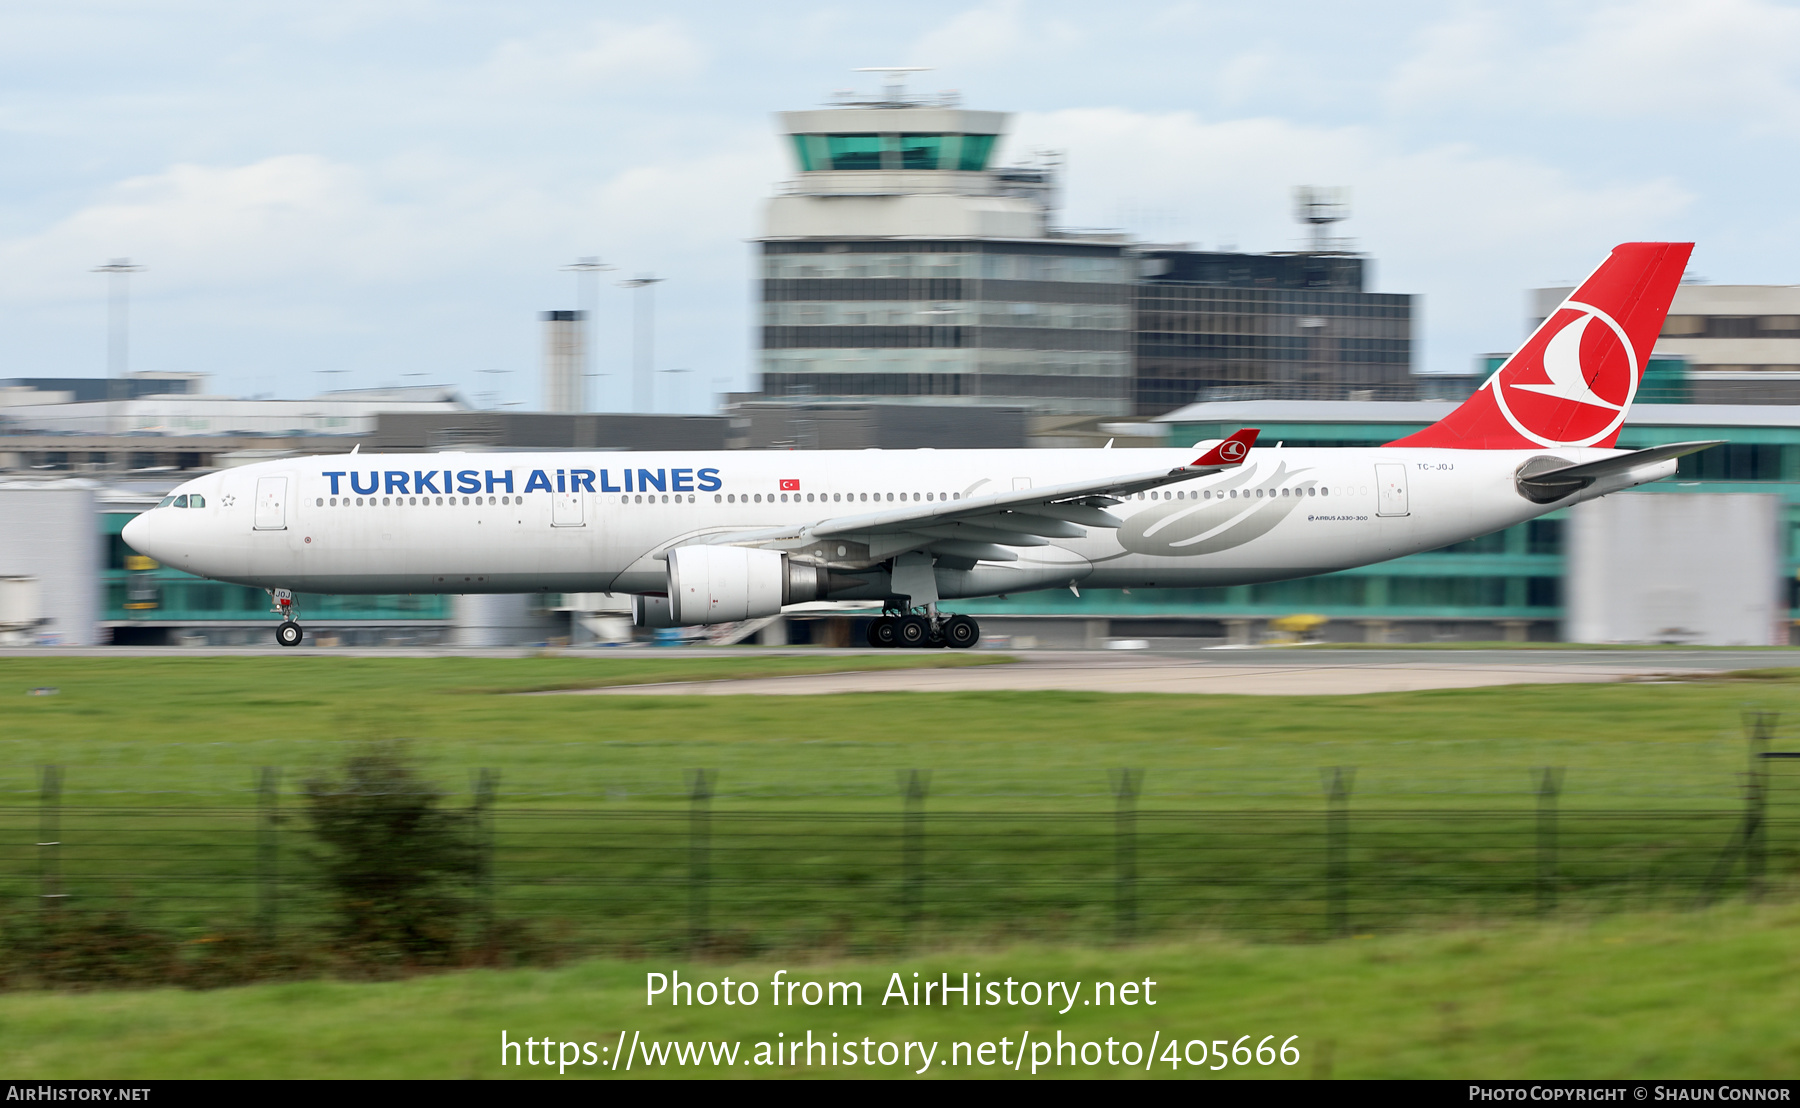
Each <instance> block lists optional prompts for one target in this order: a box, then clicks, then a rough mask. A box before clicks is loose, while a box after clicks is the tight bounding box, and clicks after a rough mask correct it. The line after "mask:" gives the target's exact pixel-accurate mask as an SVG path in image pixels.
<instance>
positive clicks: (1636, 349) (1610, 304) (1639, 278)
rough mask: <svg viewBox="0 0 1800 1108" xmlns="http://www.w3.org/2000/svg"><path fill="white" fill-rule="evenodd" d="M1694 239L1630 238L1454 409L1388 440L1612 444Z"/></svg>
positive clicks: (1523, 445)
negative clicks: (1649, 240) (1442, 416)
mask: <svg viewBox="0 0 1800 1108" xmlns="http://www.w3.org/2000/svg"><path fill="white" fill-rule="evenodd" d="M1693 249H1694V244H1693V243H1691V242H1628V243H1625V244H1623V245H1621V246H1616V247H1614V248H1613V252H1612V254H1611V255H1610V256H1609V257H1608V258H1607V259H1606V261H1604V262H1602V263H1600V268H1599V269H1596V270H1594V272H1593V273H1592V274H1590V275H1589V276H1588V279H1587V280H1585V281H1583V282H1582V283H1581V286H1580V287H1579V288H1577V289H1576V290H1575V291H1574V292H1573V293H1571V294H1570V295H1569V298H1568V299H1567V300H1565V301H1563V303H1562V307H1560V308H1558V309H1556V310H1555V311H1554V312H1551V313H1550V317H1549V318H1548V319H1546V320H1544V322H1543V323H1542V324H1541V325H1540V326H1539V327H1538V329H1537V330H1536V331H1534V332H1532V335H1531V337H1530V338H1529V339H1527V340H1525V345H1524V346H1521V347H1519V349H1518V351H1517V352H1516V353H1514V354H1513V356H1512V357H1510V358H1508V359H1506V364H1504V365H1502V366H1501V367H1500V368H1499V369H1498V370H1496V371H1495V372H1494V375H1493V376H1491V377H1489V378H1488V379H1487V380H1486V381H1485V382H1483V384H1482V386H1481V388H1480V389H1478V390H1477V391H1476V393H1475V395H1474V396H1472V397H1470V398H1469V399H1468V400H1467V401H1466V402H1465V403H1464V404H1463V405H1462V406H1461V407H1460V408H1457V409H1456V410H1455V411H1454V412H1451V413H1450V414H1449V415H1447V416H1445V417H1444V418H1443V419H1441V420H1439V421H1438V422H1436V423H1434V424H1432V425H1431V426H1430V427H1427V428H1425V429H1424V430H1423V431H1420V432H1418V433H1416V434H1412V435H1408V436H1406V437H1405V438H1403V439H1396V440H1394V441H1393V442H1390V443H1388V445H1389V446H1437V447H1452V448H1461V449H1464V450H1530V449H1532V448H1534V447H1539V446H1603V447H1610V446H1612V445H1613V444H1614V443H1615V442H1617V441H1618V438H1619V428H1620V427H1622V426H1624V424H1625V413H1626V412H1627V411H1629V410H1630V408H1631V401H1632V398H1633V397H1635V396H1636V395H1637V388H1638V381H1639V380H1640V379H1641V378H1642V376H1643V372H1644V363H1645V361H1646V360H1648V359H1649V357H1650V350H1651V347H1653V346H1654V345H1655V344H1656V336H1657V334H1658V333H1659V332H1660V331H1661V330H1662V325H1663V317H1664V316H1665V315H1667V314H1668V312H1669V302H1670V301H1671V300H1673V299H1674V298H1675V289H1676V287H1677V286H1679V285H1680V284H1681V275H1682V273H1683V272H1684V271H1685V270H1686V269H1687V260H1688V255H1689V254H1690V253H1692V252H1693Z"/></svg>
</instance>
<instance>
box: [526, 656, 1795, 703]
mask: <svg viewBox="0 0 1800 1108" xmlns="http://www.w3.org/2000/svg"><path fill="white" fill-rule="evenodd" d="M1015 657H1016V658H1017V659H1018V660H1017V661H1014V662H1011V663H1007V664H1004V665H991V666H975V667H970V668H966V669H918V670H887V671H869V672H847V673H821V674H809V675H802V676H794V677H772V678H770V677H765V678H752V679H748V680H738V681H731V680H726V681H679V682H666V683H662V684H651V685H625V686H615V687H611V688H602V689H580V690H571V691H569V692H566V693H563V692H559V693H549V694H543V695H578V696H819V695H829V694H833V693H877V692H940V693H941V692H996V691H1036V690H1045V689H1061V690H1068V691H1080V692H1105V693H1184V694H1191V693H1227V694H1233V695H1240V696H1342V695H1348V694H1358V693H1392V692H1417V691H1420V690H1424V689H1463V688H1480V687H1484V686H1493V685H1527V684H1529V685H1544V684H1557V685H1560V684H1575V683H1601V682H1609V681H1655V680H1658V679H1680V678H1681V677H1683V676H1689V677H1691V676H1693V675H1696V674H1699V673H1706V672H1728V671H1731V670H1739V669H1755V668H1764V667H1770V666H1796V665H1800V656H1797V655H1796V654H1793V653H1789V652H1779V653H1777V652H1760V651H1742V652H1738V651H1729V652H1727V651H1645V652H1635V651H1524V650H1520V651H1507V650H1480V651H1466V652H1465V651H1443V652H1435V651H1432V652H1427V651H1399V650H1395V651H1329V650H1318V651H1314V650H1262V651H1192V652H1182V653H1152V652H1149V651H1136V652H1131V653H1129V654H1127V653H1124V652H1119V651H1094V652H1076V651H1042V652H1032V653H1026V654H1021V655H1015Z"/></svg>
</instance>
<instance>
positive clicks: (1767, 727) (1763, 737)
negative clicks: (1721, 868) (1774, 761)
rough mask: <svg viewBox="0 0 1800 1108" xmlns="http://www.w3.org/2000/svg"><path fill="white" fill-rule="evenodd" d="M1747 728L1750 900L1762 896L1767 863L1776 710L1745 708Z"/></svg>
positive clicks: (1746, 858) (1746, 875)
mask: <svg viewBox="0 0 1800 1108" xmlns="http://www.w3.org/2000/svg"><path fill="white" fill-rule="evenodd" d="M1745 717H1746V718H1745V722H1746V723H1747V724H1748V725H1749V727H1748V729H1749V731H1750V776H1749V780H1748V783H1747V786H1746V789H1745V795H1744V885H1745V888H1746V890H1747V892H1748V894H1749V898H1750V899H1751V900H1753V901H1755V900H1761V899H1762V896H1763V874H1764V873H1765V871H1766V869H1767V867H1768V861H1769V856H1768V848H1769V837H1768V824H1767V822H1766V820H1765V817H1766V816H1767V815H1768V806H1769V777H1768V773H1769V760H1768V758H1766V757H1764V755H1765V754H1767V753H1768V751H1769V739H1770V738H1771V737H1773V735H1774V734H1775V722H1776V720H1778V719H1779V718H1780V715H1779V713H1776V712H1747V713H1745Z"/></svg>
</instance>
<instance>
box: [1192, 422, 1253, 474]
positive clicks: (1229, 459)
mask: <svg viewBox="0 0 1800 1108" xmlns="http://www.w3.org/2000/svg"><path fill="white" fill-rule="evenodd" d="M1261 433H1262V432H1261V431H1260V430H1259V429H1258V428H1255V427H1245V428H1243V429H1242V430H1240V431H1238V432H1237V433H1236V434H1234V435H1232V436H1231V437H1230V438H1228V439H1226V440H1225V441H1223V442H1221V443H1220V444H1219V445H1217V446H1215V447H1213V448H1212V449H1211V450H1208V451H1207V452H1206V453H1204V454H1202V455H1200V456H1199V457H1198V458H1195V459H1194V460H1193V461H1192V462H1189V463H1188V468H1189V469H1193V468H1196V467H1199V466H1235V465H1243V464H1244V459H1245V458H1248V457H1249V456H1250V448H1251V447H1252V446H1255V445H1256V436H1257V435H1259V434H1261Z"/></svg>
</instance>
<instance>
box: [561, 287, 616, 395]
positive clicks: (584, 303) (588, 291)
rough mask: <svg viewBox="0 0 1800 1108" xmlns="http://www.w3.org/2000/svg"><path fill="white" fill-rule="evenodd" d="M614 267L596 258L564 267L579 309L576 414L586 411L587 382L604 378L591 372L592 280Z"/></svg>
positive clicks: (592, 349)
mask: <svg viewBox="0 0 1800 1108" xmlns="http://www.w3.org/2000/svg"><path fill="white" fill-rule="evenodd" d="M613 268H614V267H613V266H610V265H607V264H605V263H604V262H602V261H601V260H600V259H599V257H598V256H590V257H586V258H576V259H575V261H574V263H573V264H571V265H565V266H563V271H564V272H565V273H573V274H575V306H576V307H577V308H579V309H581V362H582V365H581V373H580V374H579V377H580V382H581V383H580V389H581V391H580V393H579V394H578V399H579V401H580V402H579V403H578V404H576V406H575V407H576V410H578V411H583V412H585V411H587V408H588V396H587V378H589V377H604V376H605V374H603V373H596V372H595V371H594V312H595V311H596V310H598V304H597V303H596V302H595V298H594V283H595V281H594V278H595V275H596V274H600V273H606V272H608V271H610V270H612V269H613Z"/></svg>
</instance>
